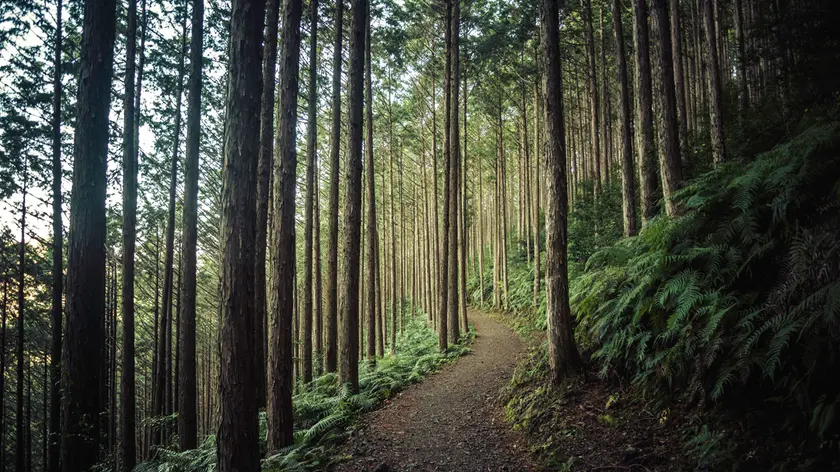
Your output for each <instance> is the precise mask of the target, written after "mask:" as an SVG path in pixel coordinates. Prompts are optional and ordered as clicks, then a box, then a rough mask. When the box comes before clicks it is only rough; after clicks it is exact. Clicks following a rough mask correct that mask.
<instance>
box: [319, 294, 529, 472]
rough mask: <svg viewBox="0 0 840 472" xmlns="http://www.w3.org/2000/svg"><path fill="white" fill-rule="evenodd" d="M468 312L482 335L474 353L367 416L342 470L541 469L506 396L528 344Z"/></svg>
mask: <svg viewBox="0 0 840 472" xmlns="http://www.w3.org/2000/svg"><path fill="white" fill-rule="evenodd" d="M468 314H469V318H470V321H471V322H473V323H475V326H476V331H477V334H478V335H477V337H476V341H475V344H474V345H473V352H472V353H470V354H467V355H466V356H464V357H462V358H461V359H458V360H457V361H456V362H455V363H453V364H450V365H447V366H444V367H443V368H442V369H441V371H440V372H438V373H436V374H433V375H431V376H430V377H428V378H427V379H425V380H424V381H423V382H420V383H419V384H416V385H413V386H411V387H410V388H408V389H406V390H405V391H404V392H402V394H400V395H398V396H397V397H396V398H395V399H394V400H393V401H392V402H391V403H390V404H389V405H387V406H386V407H384V408H382V409H379V410H376V411H374V412H371V413H369V414H368V415H366V416H365V418H364V419H363V422H364V426H363V427H362V428H361V429H360V431H359V432H357V433H356V434H354V435H353V436H352V437H351V438H350V439H349V440H348V443H347V445H346V446H345V448H344V451H343V454H345V455H348V456H350V458H349V459H348V460H346V461H344V462H342V463H340V464H338V465H337V466H336V467H335V468H334V470H335V471H341V472H351V471H353V472H355V471H377V472H386V471H493V472H495V471H530V470H536V467H535V466H534V465H533V463H532V462H531V461H530V460H529V459H528V457H527V454H526V449H527V447H526V445H525V442H524V440H523V438H521V437H520V436H519V435H518V434H516V433H514V432H512V431H511V430H510V426H509V425H507V424H505V423H504V421H503V415H504V408H503V405H501V404H500V402H499V401H498V393H499V390H500V389H501V388H502V387H503V386H504V385H505V384H506V383H507V382H508V380H509V379H510V376H511V374H512V373H513V369H514V367H515V366H516V364H517V362H518V360H519V359H520V358H521V356H523V355H524V354H525V345H524V344H523V343H522V342H521V341H520V339H519V337H518V336H517V335H516V334H515V333H513V332H512V331H510V330H509V329H507V328H506V327H505V326H503V325H502V324H501V323H499V322H497V321H495V320H493V319H491V318H490V317H488V316H487V315H485V314H483V313H481V312H478V311H474V310H470V311H469V312H468Z"/></svg>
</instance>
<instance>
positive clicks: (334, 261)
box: [324, 0, 344, 372]
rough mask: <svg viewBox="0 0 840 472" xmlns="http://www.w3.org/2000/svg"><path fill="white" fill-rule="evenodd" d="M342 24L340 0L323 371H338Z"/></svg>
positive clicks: (340, 1) (335, 51) (341, 1)
mask: <svg viewBox="0 0 840 472" xmlns="http://www.w3.org/2000/svg"><path fill="white" fill-rule="evenodd" d="M343 23H344V0H336V2H335V21H334V25H333V28H334V29H335V42H334V43H333V76H332V132H331V133H330V201H329V206H330V209H329V212H330V215H329V224H330V227H329V237H328V243H327V300H326V302H327V313H326V318H325V320H324V321H325V324H326V326H325V331H326V336H327V339H326V343H327V349H326V352H325V356H324V370H326V371H327V372H335V371H336V369H337V367H338V364H337V362H338V360H337V359H338V180H339V175H338V174H339V167H340V156H341V62H342V56H341V51H342V37H343Z"/></svg>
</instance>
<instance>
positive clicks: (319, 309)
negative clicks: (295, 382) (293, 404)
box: [313, 162, 324, 376]
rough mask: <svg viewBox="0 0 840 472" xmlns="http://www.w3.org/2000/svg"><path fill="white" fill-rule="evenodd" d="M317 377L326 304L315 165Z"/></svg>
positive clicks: (321, 359)
mask: <svg viewBox="0 0 840 472" xmlns="http://www.w3.org/2000/svg"><path fill="white" fill-rule="evenodd" d="M313 224H314V225H315V236H314V237H313V245H314V246H315V295H314V296H315V312H314V316H315V334H314V337H315V347H314V349H315V376H320V375H321V374H322V373H323V372H324V311H323V307H324V302H323V298H322V293H323V289H322V287H323V283H322V279H321V170H320V168H319V167H318V164H317V162H316V165H315V216H314V217H313Z"/></svg>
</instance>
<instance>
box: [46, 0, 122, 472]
mask: <svg viewBox="0 0 840 472" xmlns="http://www.w3.org/2000/svg"><path fill="white" fill-rule="evenodd" d="M127 23H128V24H127V31H126V53H125V54H126V61H125V94H124V96H123V107H124V109H123V118H124V121H123V255H122V256H123V257H122V258H123V260H122V264H123V270H122V317H123V340H122V341H123V347H122V356H123V359H122V364H123V371H122V377H121V380H120V405H121V406H122V415H121V417H120V426H121V427H122V431H121V436H120V444H121V446H122V451H121V461H120V468H121V470H124V471H127V472H130V471H132V470H134V466H135V465H136V462H137V443H136V439H135V434H134V430H135V427H134V417H135V411H136V402H137V391H136V385H135V371H134V370H135V369H134V253H135V248H136V240H137V152H136V150H135V149H134V147H135V146H136V144H137V139H136V137H135V136H134V133H135V131H136V127H135V123H134V119H135V113H136V110H135V109H134V93H135V84H134V75H135V61H134V59H135V54H136V47H137V1H136V0H128V20H127ZM59 185H60V184H59ZM60 297H61V294H59V298H60ZM59 317H60V315H59ZM59 320H60V318H59Z"/></svg>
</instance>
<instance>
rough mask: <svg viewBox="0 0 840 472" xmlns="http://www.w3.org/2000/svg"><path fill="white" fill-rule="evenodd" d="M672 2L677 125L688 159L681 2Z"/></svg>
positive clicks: (682, 152)
mask: <svg viewBox="0 0 840 472" xmlns="http://www.w3.org/2000/svg"><path fill="white" fill-rule="evenodd" d="M669 1H670V2H671V10H670V13H671V17H670V21H671V25H670V26H671V57H672V60H673V62H674V92H675V93H676V99H677V125H678V127H679V128H678V131H679V143H680V156H682V159H683V161H684V160H685V159H687V157H688V156H687V155H686V151H687V150H688V126H687V123H688V121H687V120H688V118H687V115H686V107H685V78H684V76H683V60H682V58H683V53H682V37H681V33H682V25H681V23H682V20H681V18H680V0H669Z"/></svg>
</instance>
